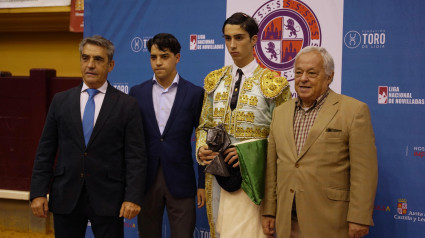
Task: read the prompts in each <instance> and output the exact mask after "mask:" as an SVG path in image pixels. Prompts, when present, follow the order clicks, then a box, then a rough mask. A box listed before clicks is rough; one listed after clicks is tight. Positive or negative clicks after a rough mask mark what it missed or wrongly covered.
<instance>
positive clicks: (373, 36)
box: [344, 29, 387, 49]
mask: <svg viewBox="0 0 425 238" xmlns="http://www.w3.org/2000/svg"><path fill="white" fill-rule="evenodd" d="M360 32H361V33H359V32H358V31H356V30H350V31H348V32H347V33H345V35H344V44H345V46H346V47H347V48H350V49H355V48H358V47H359V46H361V47H360V48H362V49H382V48H385V42H386V38H387V36H386V33H385V30H384V29H379V30H361V31H360Z"/></svg>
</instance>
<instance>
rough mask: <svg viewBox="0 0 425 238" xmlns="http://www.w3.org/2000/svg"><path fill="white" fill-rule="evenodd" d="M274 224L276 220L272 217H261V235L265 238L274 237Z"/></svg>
mask: <svg viewBox="0 0 425 238" xmlns="http://www.w3.org/2000/svg"><path fill="white" fill-rule="evenodd" d="M275 223H276V218H274V217H272V216H262V217H261V225H262V226H263V233H264V235H266V236H267V238H272V237H274V226H275Z"/></svg>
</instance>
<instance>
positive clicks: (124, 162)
mask: <svg viewBox="0 0 425 238" xmlns="http://www.w3.org/2000/svg"><path fill="white" fill-rule="evenodd" d="M113 54H114V45H113V44H112V42H110V41H109V40H107V39H105V38H103V37H101V36H93V37H88V38H85V39H83V40H82V41H81V43H80V56H81V57H80V63H81V73H82V76H83V82H82V83H81V85H80V86H78V87H75V88H72V89H69V90H67V91H64V92H60V93H58V94H56V95H55V97H54V98H53V101H52V103H51V105H50V109H49V112H48V114H47V118H46V122H45V125H44V130H43V134H42V136H41V138H40V143H39V145H38V149H37V153H36V157H35V161H34V168H33V173H32V179H31V192H30V199H31V208H32V211H33V213H34V215H35V216H37V217H44V218H45V217H47V212H48V210H50V211H51V212H53V218H54V229H55V236H56V237H58V238H63V237H70V238H83V237H84V236H85V232H86V226H87V221H88V220H90V222H91V226H92V230H93V233H94V235H95V237H111V238H117V237H124V228H123V227H124V226H123V217H125V218H127V219H131V218H133V217H135V216H136V215H137V214H138V213H139V211H140V209H141V208H140V206H141V204H142V199H143V190H144V184H145V177H146V176H145V174H146V155H145V144H144V136H143V127H142V120H141V116H140V112H139V111H138V108H137V102H136V100H135V99H134V98H132V97H130V96H128V95H126V94H124V93H122V92H120V91H118V90H117V89H115V88H114V87H112V86H111V85H110V84H109V83H108V81H107V76H108V73H109V72H110V71H111V70H112V69H113V67H114V60H113ZM56 153H58V156H57V161H56V167H54V164H55V158H56ZM49 184H51V186H49ZM49 188H50V200H49V205H48V203H47V198H46V195H47V193H48V191H49Z"/></svg>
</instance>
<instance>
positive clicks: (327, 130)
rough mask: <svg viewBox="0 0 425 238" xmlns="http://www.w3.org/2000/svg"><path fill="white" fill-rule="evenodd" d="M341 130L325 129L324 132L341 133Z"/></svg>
mask: <svg viewBox="0 0 425 238" xmlns="http://www.w3.org/2000/svg"><path fill="white" fill-rule="evenodd" d="M341 131H342V130H340V129H335V128H327V129H326V132H341Z"/></svg>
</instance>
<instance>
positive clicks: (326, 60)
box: [295, 46, 335, 76]
mask: <svg viewBox="0 0 425 238" xmlns="http://www.w3.org/2000/svg"><path fill="white" fill-rule="evenodd" d="M309 52H319V53H320V55H321V56H322V59H323V67H324V68H325V74H326V76H330V75H332V73H333V72H334V68H335V64H334V60H333V58H332V55H331V54H329V52H328V51H327V50H326V49H325V48H324V47H318V46H307V47H305V48H303V49H302V50H300V52H298V54H297V56H295V62H297V59H298V57H299V56H300V55H302V54H306V53H309Z"/></svg>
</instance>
